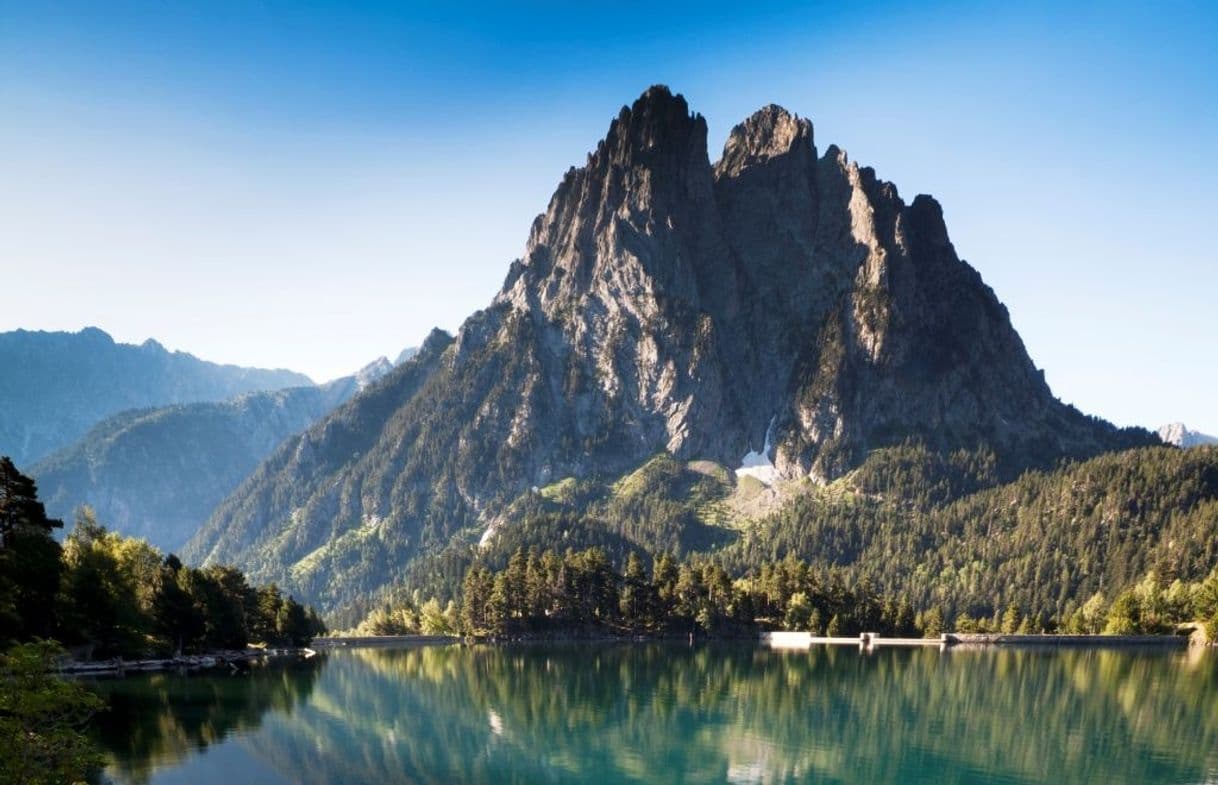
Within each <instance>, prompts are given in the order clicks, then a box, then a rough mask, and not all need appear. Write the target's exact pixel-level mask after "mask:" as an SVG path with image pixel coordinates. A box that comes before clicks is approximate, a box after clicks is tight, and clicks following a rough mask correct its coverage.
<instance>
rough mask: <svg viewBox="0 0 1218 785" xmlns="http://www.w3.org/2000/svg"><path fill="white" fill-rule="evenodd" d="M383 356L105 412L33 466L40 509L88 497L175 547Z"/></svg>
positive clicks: (105, 512) (58, 510)
mask: <svg viewBox="0 0 1218 785" xmlns="http://www.w3.org/2000/svg"><path fill="white" fill-rule="evenodd" d="M392 368H393V365H392V364H391V363H390V362H389V361H388V360H387V359H385V358H384V357H381V358H378V359H377V360H375V361H374V362H372V363H369V364H368V365H366V366H364V367H363V368H361V369H360V370H359V371H357V372H356V373H354V374H352V375H350V376H344V377H341V378H339V379H335V380H333V381H331V382H327V383H326V384H323V385H319V386H309V387H293V388H288V389H284V390H274V391H270V392H254V393H244V394H242V395H239V396H237V397H236V398H233V399H231V400H228V401H222V402H217V403H211V402H208V403H192V404H175V405H172V406H165V407H159V408H154V409H137V410H131V411H126V412H121V413H119V414H117V415H114V416H112V417H108V418H106V419H105V420H103V421H102V422H101V423H99V424H98V425H96V426H94V427H93V428H92V429H91V430H90V431H89V432H88V433H87V434H86V435H85V436H84V437H83V438H82V439H80V440H79V441H77V442H75V443H74V444H72V445H70V446H68V447H66V448H64V449H62V450H60V451H58V452H56V453H54V454H52V455H50V456H48V457H47V458H44V459H43V460H41V461H39V462H38V463H36V464H34V466H33V467H31V470H30V474H31V476H33V477H34V478H35V479H36V480H37V481H38V484H39V487H40V489H41V493H42V497H43V501H44V502H45V504H46V508H47V512H48V514H50V515H51V516H52V517H59V518H62V519H65V520H68V521H70V520H71V517H72V515H73V514H74V512H75V510H76V508H77V507H79V506H80V505H83V504H88V505H90V506H92V507H93V508H94V510H95V511H96V512H97V515H98V518H99V520H101V521H103V522H104V523H105V524H106V525H107V526H109V527H111V528H112V529H114V530H116V531H118V532H120V533H122V534H124V535H127V536H134V537H142V538H144V539H146V540H148V541H149V542H151V543H152V544H153V545H155V546H157V547H158V548H160V549H161V550H163V551H165V552H166V553H169V552H173V551H176V550H177V549H179V548H181V546H182V545H183V544H184V543H185V542H186V540H188V539H189V538H190V537H191V536H192V535H193V534H194V533H195V531H196V530H197V529H198V528H199V526H200V525H201V524H202V523H203V522H204V521H205V520H207V518H208V516H209V515H211V513H212V510H214V509H215V507H216V505H217V504H219V503H220V502H221V501H222V500H223V499H224V497H226V496H227V495H228V494H229V493H231V492H232V491H233V490H234V489H235V488H236V487H237V486H238V485H239V484H240V483H241V481H242V480H244V479H245V478H246V477H248V476H249V475H250V474H251V473H252V472H253V471H254V469H255V468H257V466H258V464H259V463H260V462H261V461H262V460H263V459H264V458H265V457H266V456H267V455H269V454H270V453H271V452H272V451H273V450H274V449H275V448H276V447H278V446H279V444H280V443H282V442H283V440H284V439H286V438H288V437H289V436H291V435H293V434H296V433H299V432H300V431H303V430H304V429H305V428H307V427H308V426H309V425H311V424H312V423H314V422H315V421H317V420H318V419H319V418H321V417H322V416H324V415H326V414H328V413H329V412H331V411H332V410H333V409H334V408H335V407H337V406H339V405H341V404H342V403H343V402H345V401H347V400H348V399H350V398H351V397H352V396H353V395H355V394H356V393H358V392H359V391H361V390H363V389H366V388H367V387H369V386H370V385H373V384H375V383H376V382H377V380H379V379H380V378H381V377H383V376H384V375H385V374H387V373H388V372H389V371H390V370H392Z"/></svg>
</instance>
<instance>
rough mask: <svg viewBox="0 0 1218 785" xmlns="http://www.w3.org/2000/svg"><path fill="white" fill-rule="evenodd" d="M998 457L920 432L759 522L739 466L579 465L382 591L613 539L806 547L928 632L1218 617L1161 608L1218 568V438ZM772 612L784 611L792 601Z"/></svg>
mask: <svg viewBox="0 0 1218 785" xmlns="http://www.w3.org/2000/svg"><path fill="white" fill-rule="evenodd" d="M994 466H995V459H994V456H993V454H992V453H991V452H989V451H988V450H984V449H979V450H976V451H973V452H969V451H957V452H954V453H951V454H948V455H942V454H939V453H936V452H934V451H931V450H929V449H927V448H926V447H925V446H923V445H921V444H919V443H917V442H906V443H904V444H902V445H900V446H897V447H892V448H885V449H883V450H877V451H875V452H874V453H872V455H871V456H870V458H869V459H868V460H867V461H866V462H865V463H864V464H863V466H861V467H860V468H859V469H858V470H856V471H854V472H852V473H851V474H850V475H848V476H846V477H844V478H843V479H841V480H839V481H837V482H835V483H833V484H832V485H830V486H827V487H816V486H811V485H804V486H792V487H790V488H788V489H787V497H786V499H785V501H784V502H783V503H782V506H781V507H779V508H777V509H776V510H774V511H772V512H770V513H768V514H765V515H762V516H761V517H759V518H756V519H753V520H747V519H744V518H742V517H741V516H740V515H739V514H732V515H728V514H726V513H725V508H727V507H729V506H730V504H731V503H732V502H734V501H737V500H739V499H740V498H741V497H742V491H741V489H740V488H739V487H737V488H736V489H734V490H733V488H732V487H731V484H730V482H731V480H730V478H729V477H728V476H727V475H726V473H724V472H722V471H720V472H716V471H714V467H713V465H712V466H711V467H706V466H698V465H696V464H685V463H682V462H680V461H678V460H676V459H675V458H673V457H672V456H670V455H659V456H656V457H654V458H652V459H651V460H649V461H648V462H646V463H645V464H643V465H642V466H641V467H639V468H637V469H636V470H634V471H632V472H629V473H627V474H626V475H624V476H622V477H621V478H620V479H618V480H616V481H613V482H608V481H599V480H596V479H573V478H567V479H564V480H561V481H559V482H556V483H554V484H553V485H550V486H547V487H545V488H541V489H539V490H538V491H537V492H533V493H528V494H525V495H524V496H522V497H521V498H520V499H517V500H516V501H515V502H514V503H513V504H512V505H511V506H510V507H509V508H508V509H507V510H505V512H504V514H503V515H502V516H501V522H500V523H499V525H498V526H497V528H496V533H495V535H494V536H493V537H492V538H491V539H490V540H489V541H488V542H487V543H486V544H485V545H484V546H482V547H478V546H475V545H474V544H473V540H474V538H476V536H477V534H478V533H479V532H478V530H476V529H473V530H471V534H470V536H469V538H467V539H466V540H464V541H463V542H458V543H456V544H454V545H450V546H449V547H447V548H445V549H443V550H441V551H439V552H437V553H434V554H433V555H431V556H429V557H426V558H421V559H418V560H415V561H414V562H412V563H411V564H410V565H409V566H408V567H407V569H406V571H405V573H404V574H403V575H402V578H401V583H400V584H399V587H398V588H397V589H396V590H394V591H392V592H389V593H387V594H385V595H384V599H385V601H386V602H387V603H388V605H389V606H390V607H400V606H404V605H409V604H411V603H413V607H416V608H417V607H418V605H419V603H420V602H421V598H424V597H433V596H434V597H436V598H438V599H439V600H440V601H441V603H443V602H447V601H448V600H456V599H458V598H459V596H460V593H461V592H460V589H461V586H462V582H463V580H464V578H465V575H466V573H467V571H468V570H469V569H470V568H471V567H472V566H474V565H483V566H485V567H487V568H488V569H490V570H491V571H492V572H494V571H499V570H502V569H504V568H505V567H506V565H507V564H508V561H509V559H510V558H511V556H512V554H514V553H517V552H518V551H522V550H523V551H524V552H525V553H528V552H531V551H537V552H540V551H541V550H543V549H546V548H553V547H554V546H555V545H556V544H561V546H562V547H563V548H572V549H575V550H577V551H578V550H581V549H587V548H590V547H595V548H598V549H600V550H601V551H602V552H603V554H604V555H605V556H606V558H607V559H608V561H609V562H610V563H611V564H612V565H613V566H614V568H615V569H616V570H618V571H625V570H626V568H627V566H628V563H629V560H630V559H631V557H632V556H633V557H635V558H639V559H641V560H642V561H643V562H644V563H648V564H650V563H651V561H652V556H651V555H652V554H656V553H669V554H671V556H672V558H675V559H678V560H685V561H694V562H697V563H700V564H701V563H711V564H715V565H718V566H719V567H721V568H722V569H723V570H724V571H725V572H726V574H727V575H728V576H729V578H730V579H732V580H733V582H735V581H737V580H739V579H748V580H756V579H759V578H760V576H761V574H762V573H763V572H764V570H763V568H762V566H763V565H776V564H779V563H782V562H784V561H786V560H787V559H789V558H794V559H798V560H801V561H803V562H806V563H807V564H808V565H810V569H812V570H813V571H814V572H816V573H817V574H818V575H821V576H825V575H829V574H833V575H836V576H837V577H836V580H837V581H839V582H840V583H842V584H843V585H846V586H851V587H862V586H865V587H869V591H871V592H874V593H875V594H876V595H878V596H882V597H893V598H899V599H901V600H903V601H904V602H906V603H908V604H909V605H910V606H911V607H912V608H913V609H914V612H915V614H916V615H917V614H921V615H922V616H923V617H924V618H923V621H924V622H925V623H924V625H923V626H922V627H920V629H922V628H924V629H933V628H936V627H938V628H941V629H943V630H952V629H956V628H959V629H960V630H962V631H964V630H985V631H1001V630H1003V629H1004V628H1012V629H1013V631H1020V630H1023V631H1042V630H1043V631H1063V632H1071V631H1093V632H1103V631H1104V630H1105V629H1106V628H1107V625H1108V617H1109V614H1110V611H1111V610H1112V606H1113V605H1114V604H1115V603H1117V602H1118V600H1119V605H1118V607H1117V609H1116V615H1117V616H1127V617H1129V619H1130V621H1129V624H1128V625H1125V627H1123V628H1128V629H1132V630H1135V631H1144V632H1159V631H1162V632H1167V631H1170V629H1171V628H1172V627H1173V626H1174V625H1175V624H1177V623H1185V622H1206V621H1209V620H1210V619H1211V618H1212V616H1213V611H1212V610H1210V609H1209V608H1211V607H1212V606H1211V605H1205V604H1204V603H1203V604H1202V605H1198V604H1197V603H1195V602H1193V603H1191V604H1190V603H1189V602H1178V601H1177V602H1175V603H1174V604H1171V605H1169V610H1168V611H1162V610H1159V609H1158V605H1157V604H1156V603H1157V600H1154V599H1153V598H1154V597H1155V596H1158V595H1164V596H1167V595H1170V596H1173V597H1176V598H1177V599H1178V598H1179V596H1180V595H1181V592H1183V591H1184V590H1183V589H1181V588H1179V587H1178V586H1177V588H1173V586H1174V585H1177V582H1178V583H1179V585H1184V586H1191V587H1195V591H1197V592H1202V594H1203V593H1204V591H1203V590H1202V589H1201V588H1196V587H1201V586H1203V585H1207V584H1206V581H1207V577H1208V576H1210V575H1211V573H1212V572H1213V571H1214V570H1215V569H1216V568H1218V449H1215V448H1208V449H1207V448H1197V449H1191V450H1178V449H1174V448H1169V447H1159V448H1143V449H1137V450H1130V451H1126V452H1121V453H1112V454H1108V455H1103V456H1100V457H1098V458H1093V459H1091V460H1088V461H1084V462H1078V463H1073V462H1067V463H1064V464H1063V465H1062V466H1060V467H1059V468H1057V469H1055V470H1053V471H1033V472H1028V473H1026V474H1024V475H1022V476H1021V477H1019V478H1018V479H1017V480H1015V481H1014V482H1010V483H1006V484H997V483H998V482H999V480H998V474H997V472H996V470H995V468H994ZM767 493H769V492H768V491H767ZM770 569H773V567H771V568H770ZM1152 584H1153V585H1154V587H1155V589H1154V592H1151V591H1150V590H1149V589H1147V588H1146V587H1147V586H1150V585H1152ZM619 585H622V584H619ZM1139 586H1141V587H1143V588H1141V589H1139V592H1140V595H1139V596H1142V597H1150V598H1151V599H1150V600H1148V601H1145V602H1143V601H1141V600H1139V601H1138V602H1139V603H1141V604H1139V605H1138V606H1137V607H1136V608H1135V607H1134V606H1133V605H1131V602H1133V601H1132V600H1130V599H1121V596H1122V595H1123V594H1125V593H1127V592H1131V591H1133V590H1134V589H1135V587H1139ZM1189 591H1190V592H1193V591H1194V589H1193V588H1190V589H1189ZM1143 607H1147V608H1149V610H1147V611H1145V612H1143V611H1142V608H1143ZM354 610H355V616H356V618H366V617H367V616H368V614H369V612H370V611H372V610H374V609H373V608H370V607H367V606H363V607H356V608H355V609H354ZM381 610H383V608H382V609H381ZM767 613H772V614H774V616H773V618H772V619H771V621H773V622H775V623H777V622H778V621H779V620H781V619H783V618H785V614H786V609H785V608H779V609H774V608H771V609H770V610H769V611H767ZM801 613H803V611H801V610H796V611H795V616H793V618H798V617H799V615H800V614H801ZM823 613H824V610H823V609H822V614H823ZM927 619H929V620H930V621H927ZM831 621H832V615H828V616H822V618H821V619H820V624H821V625H824V626H825V627H827V626H828V624H829V623H830V622H831ZM932 622H933V623H932ZM348 623H354V620H352V621H351V622H348ZM840 623H841V620H839V625H840ZM1117 628H1118V627H1114V629H1117Z"/></svg>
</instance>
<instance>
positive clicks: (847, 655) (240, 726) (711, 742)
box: [103, 644, 1218, 785]
mask: <svg viewBox="0 0 1218 785" xmlns="http://www.w3.org/2000/svg"><path fill="white" fill-rule="evenodd" d="M114 684H115V685H118V686H116V687H114V688H112V689H111V693H110V694H111V696H113V697H117V698H119V705H120V706H123V707H124V708H123V709H122V710H120V711H117V712H115V713H114V714H113V715H112V716H111V717H110V718H108V719H109V720H110V721H108V722H107V726H108V728H107V730H106V732H105V734H104V736H103V738H104V740H105V741H106V743H107V745H108V746H109V748H110V749H111V751H112V753H113V756H114V759H115V761H116V763H115V766H114V767H113V771H114V772H115V774H116V775H117V778H118V779H120V780H123V781H134V782H142V781H146V780H148V779H149V776H148V775H149V773H150V772H153V771H154V770H156V769H158V767H164V766H166V765H167V764H171V765H172V764H177V765H179V766H181V767H190V766H192V765H195V763H196V762H197V760H198V758H199V757H200V756H195V757H193V758H192V757H189V756H187V757H185V759H184V757H183V756H184V753H186V752H187V751H188V750H192V749H198V748H200V747H205V746H207V745H210V744H214V743H216V742H217V741H219V740H221V739H223V738H225V737H226V736H230V735H231V736H234V738H233V739H232V740H229V741H227V742H226V743H228V744H242V745H245V747H246V749H247V750H248V752H249V753H250V754H252V755H254V756H256V757H257V758H258V759H260V761H261V762H262V763H264V764H266V765H268V766H269V767H270V768H272V769H274V770H276V771H277V772H278V773H279V774H280V775H281V776H283V778H284V779H285V780H286V781H289V782H298V783H335V782H342V783H352V784H353V785H359V784H361V783H369V784H371V783H378V784H382V783H559V782H564V783H565V782H580V783H647V784H648V785H652V784H655V783H676V782H681V783H723V782H733V783H767V784H768V783H795V782H818V783H819V782H836V783H885V782H892V783H896V782H901V783H922V782H925V783H931V782H935V783H966V782H967V783H978V782H981V783H999V782H1002V783H1057V782H1063V781H1069V782H1076V783H1092V782H1094V783H1099V782H1103V783H1120V782H1131V783H1132V782H1137V783H1147V782H1158V783H1194V782H1202V781H1204V780H1206V779H1207V778H1212V777H1214V776H1216V775H1218V657H1214V656H1212V653H1211V654H1205V655H1201V656H1198V655H1191V659H1190V656H1188V655H1184V654H1170V655H1166V654H1137V653H1125V652H1112V651H1106V652H1085V651H1067V652H1055V653H1032V652H1016V651H994V650H987V651H970V652H954V653H946V654H940V653H939V652H937V651H926V650H915V651H908V650H884V649H881V650H879V651H878V652H876V653H874V654H870V655H860V654H859V653H858V652H857V651H855V650H850V649H815V650H813V651H811V652H806V653H798V654H796V653H775V652H770V651H766V650H762V649H758V648H755V647H751V646H744V645H730V646H729V645H722V646H719V645H715V646H705V647H694V648H689V647H686V646H676V645H648V646H637V645H622V646H604V645H601V646H590V645H575V644H567V645H555V644H549V645H534V646H519V647H507V648H495V647H472V648H470V647H459V646H453V647H431V648H414V649H395V650H383V649H365V650H355V651H347V652H339V653H336V654H333V655H331V656H330V657H329V658H328V660H327V661H326V662H325V663H324V664H323V665H321V666H317V667H314V666H310V667H306V668H299V669H287V670H281V671H268V672H264V673H257V674H253V675H251V676H248V677H231V678H229V677H224V678H214V677H213V678H205V679H198V678H197V677H196V678H195V679H185V678H182V677H160V679H155V678H154V679H148V680H144V681H141V680H132V681H127V682H116V683H114ZM179 773H181V772H179ZM206 776H207V775H206V772H205V771H204V770H203V769H202V768H200V769H199V776H198V777H197V778H196V779H195V780H193V781H198V782H203V783H207V782H208V780H207V779H206ZM152 781H155V776H154V777H152Z"/></svg>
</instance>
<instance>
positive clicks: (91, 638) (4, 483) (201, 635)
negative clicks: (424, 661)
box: [0, 458, 324, 657]
mask: <svg viewBox="0 0 1218 785" xmlns="http://www.w3.org/2000/svg"><path fill="white" fill-rule="evenodd" d="M60 526H62V523H61V522H59V521H57V520H52V519H49V518H48V517H47V515H46V511H45V509H44V508H43V506H42V504H41V502H39V501H38V492H37V487H36V486H35V484H34V482H33V481H32V480H31V479H30V478H28V477H25V476H24V475H22V474H21V473H20V472H19V471H17V469H16V467H14V466H13V464H12V462H11V461H9V460H8V459H7V458H0V645H3V644H11V643H15V642H23V641H28V640H31V639H33V638H36V637H40V638H55V639H57V640H59V641H61V642H62V643H64V644H66V645H68V646H70V647H71V648H72V650H73V652H74V653H75V654H77V655H78V656H86V657H87V656H95V657H113V656H121V657H140V656H146V655H150V654H151V655H165V654H171V653H180V652H199V651H208V650H214V649H241V648H245V647H246V645H248V644H249V643H250V642H257V643H263V644H268V645H276V646H279V645H294V646H301V645H304V644H306V643H307V642H308V641H310V640H312V638H313V637H314V636H315V635H317V634H319V633H320V632H321V631H322V630H323V629H324V625H322V623H321V621H320V619H319V618H318V616H317V614H316V613H315V612H314V611H313V610H312V609H309V608H305V607H304V606H302V605H301V604H300V603H298V602H296V600H294V599H293V598H292V597H285V596H283V594H282V592H280V591H279V589H278V588H277V587H276V586H274V585H271V586H262V587H256V586H251V585H249V583H248V582H247V581H246V579H245V575H244V574H243V573H242V572H241V571H240V570H237V569H235V568H233V567H226V566H222V565H213V566H210V567H206V568H204V569H201V570H199V569H194V568H191V567H186V566H184V565H183V564H182V563H181V561H179V560H178V558H177V557H176V556H174V555H172V554H170V555H169V556H162V554H161V552H160V551H158V550H157V549H156V548H154V547H152V546H151V545H149V544H148V543H147V542H145V541H144V540H137V539H133V538H129V537H122V536H120V535H118V534H115V533H114V532H111V531H107V529H106V528H105V527H104V526H102V525H101V524H99V523H98V522H97V520H96V518H95V517H94V515H93V512H92V510H90V509H89V508H87V507H86V508H82V509H81V511H80V513H79V514H78V516H77V520H76V527H75V528H74V529H73V530H72V532H71V533H70V534H69V535H68V537H67V539H66V540H65V542H64V544H63V546H62V547H61V546H60V545H59V544H58V543H57V542H55V540H54V539H53V538H52V537H51V533H52V531H53V530H54V529H56V528H58V527H60Z"/></svg>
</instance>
